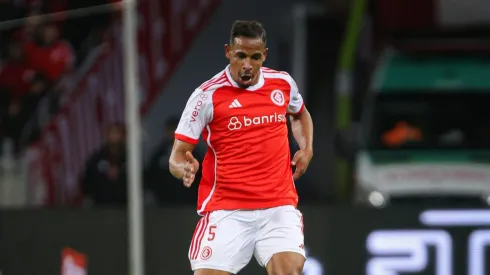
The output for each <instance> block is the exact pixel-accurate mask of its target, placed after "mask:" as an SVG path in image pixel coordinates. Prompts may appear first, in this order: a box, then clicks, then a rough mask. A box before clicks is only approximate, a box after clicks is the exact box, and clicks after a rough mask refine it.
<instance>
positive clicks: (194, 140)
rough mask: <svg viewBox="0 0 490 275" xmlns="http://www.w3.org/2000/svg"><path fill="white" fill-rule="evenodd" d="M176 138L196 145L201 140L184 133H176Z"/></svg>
mask: <svg viewBox="0 0 490 275" xmlns="http://www.w3.org/2000/svg"><path fill="white" fill-rule="evenodd" d="M175 139H178V140H182V141H185V142H187V143H190V144H194V145H195V144H197V143H198V142H199V140H197V139H193V138H190V137H188V136H185V135H182V134H175Z"/></svg>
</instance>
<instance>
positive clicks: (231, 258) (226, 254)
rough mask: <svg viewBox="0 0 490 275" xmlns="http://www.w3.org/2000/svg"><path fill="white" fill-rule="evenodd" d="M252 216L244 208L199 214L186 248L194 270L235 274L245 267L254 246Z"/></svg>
mask: <svg viewBox="0 0 490 275" xmlns="http://www.w3.org/2000/svg"><path fill="white" fill-rule="evenodd" d="M253 216H254V215H253V212H247V211H215V212H212V213H209V214H206V216H204V217H203V218H201V220H200V221H199V223H198V224H197V227H196V230H195V232H194V236H193V238H192V242H191V245H190V248H189V260H190V261H191V267H192V270H194V271H195V272H196V273H195V274H199V275H214V274H215V275H223V274H229V273H232V274H236V273H238V271H240V270H241V269H242V268H243V267H245V266H246V265H247V264H248V262H249V261H250V259H251V258H252V255H253V249H254V239H255V232H256V228H255V222H254V217H253ZM216 271H222V272H225V273H220V272H218V273H216Z"/></svg>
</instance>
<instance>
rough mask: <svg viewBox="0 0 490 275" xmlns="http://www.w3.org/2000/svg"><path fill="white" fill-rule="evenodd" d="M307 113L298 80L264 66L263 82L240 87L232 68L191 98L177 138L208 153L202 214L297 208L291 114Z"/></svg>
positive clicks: (201, 195)
mask: <svg viewBox="0 0 490 275" xmlns="http://www.w3.org/2000/svg"><path fill="white" fill-rule="evenodd" d="M303 109H304V103H303V98H302V97H301V95H300V93H299V91H298V88H297V86H296V83H295V82H294V80H293V78H292V77H291V76H290V75H289V74H287V73H285V72H279V71H274V70H271V69H268V68H261V71H260V75H259V81H258V83H257V84H256V85H254V86H251V87H249V88H247V89H243V88H239V86H238V84H237V83H236V82H235V81H234V80H233V79H232V78H231V76H230V73H229V67H226V69H225V70H223V71H221V72H220V73H218V74H217V75H215V76H214V77H213V78H212V79H210V80H209V81H207V82H204V83H203V84H202V85H201V86H200V87H199V88H197V89H196V90H195V91H194V93H193V94H192V95H191V97H190V98H189V100H188V102H187V105H186V107H185V110H184V112H183V114H182V117H181V120H180V122H179V125H178V127H177V130H176V133H175V138H176V139H179V140H182V141H185V142H188V143H192V144H196V143H197V142H198V140H199V137H200V135H201V133H202V136H203V138H204V140H206V142H207V145H208V151H207V153H206V156H205V157H204V161H203V163H202V178H201V182H200V184H199V195H198V206H197V208H198V213H199V214H202V213H205V212H210V211H215V210H235V209H263V208H271V207H276V206H282V205H293V206H296V205H297V203H298V195H297V193H296V188H295V186H294V181H293V177H292V167H291V155H290V149H289V141H288V130H287V125H286V115H287V114H298V113H300V112H302V111H303Z"/></svg>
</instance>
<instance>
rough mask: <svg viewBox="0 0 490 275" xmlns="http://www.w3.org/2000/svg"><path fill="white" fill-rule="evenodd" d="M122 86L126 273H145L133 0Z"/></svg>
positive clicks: (131, 0) (126, 21) (128, 5)
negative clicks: (125, 137)
mask: <svg viewBox="0 0 490 275" xmlns="http://www.w3.org/2000/svg"><path fill="white" fill-rule="evenodd" d="M124 4H125V5H124V10H123V12H124V16H123V32H124V34H123V36H124V42H123V43H124V87H125V89H126V91H125V95H126V123H127V127H128V142H127V150H128V159H129V170H128V173H129V175H128V179H129V181H128V229H129V230H128V233H129V242H128V243H129V246H128V250H129V255H128V256H129V274H130V275H144V236H143V220H144V219H143V203H142V197H143V196H142V175H141V166H142V163H141V160H142V158H141V120H140V103H139V96H138V70H137V67H138V66H137V63H136V62H137V58H136V57H137V56H138V55H137V54H138V52H137V39H136V31H137V30H136V22H137V21H136V20H137V3H136V0H125V1H124Z"/></svg>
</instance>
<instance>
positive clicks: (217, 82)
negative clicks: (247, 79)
mask: <svg viewBox="0 0 490 275" xmlns="http://www.w3.org/2000/svg"><path fill="white" fill-rule="evenodd" d="M227 86H231V82H230V80H229V79H228V76H227V75H226V72H225V70H222V71H221V72H219V73H217V74H216V75H214V76H213V77H212V78H210V79H208V80H206V81H204V82H203V83H202V84H201V85H199V87H198V88H197V89H196V91H199V92H204V93H212V92H214V91H216V90H217V89H219V88H221V87H227Z"/></svg>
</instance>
